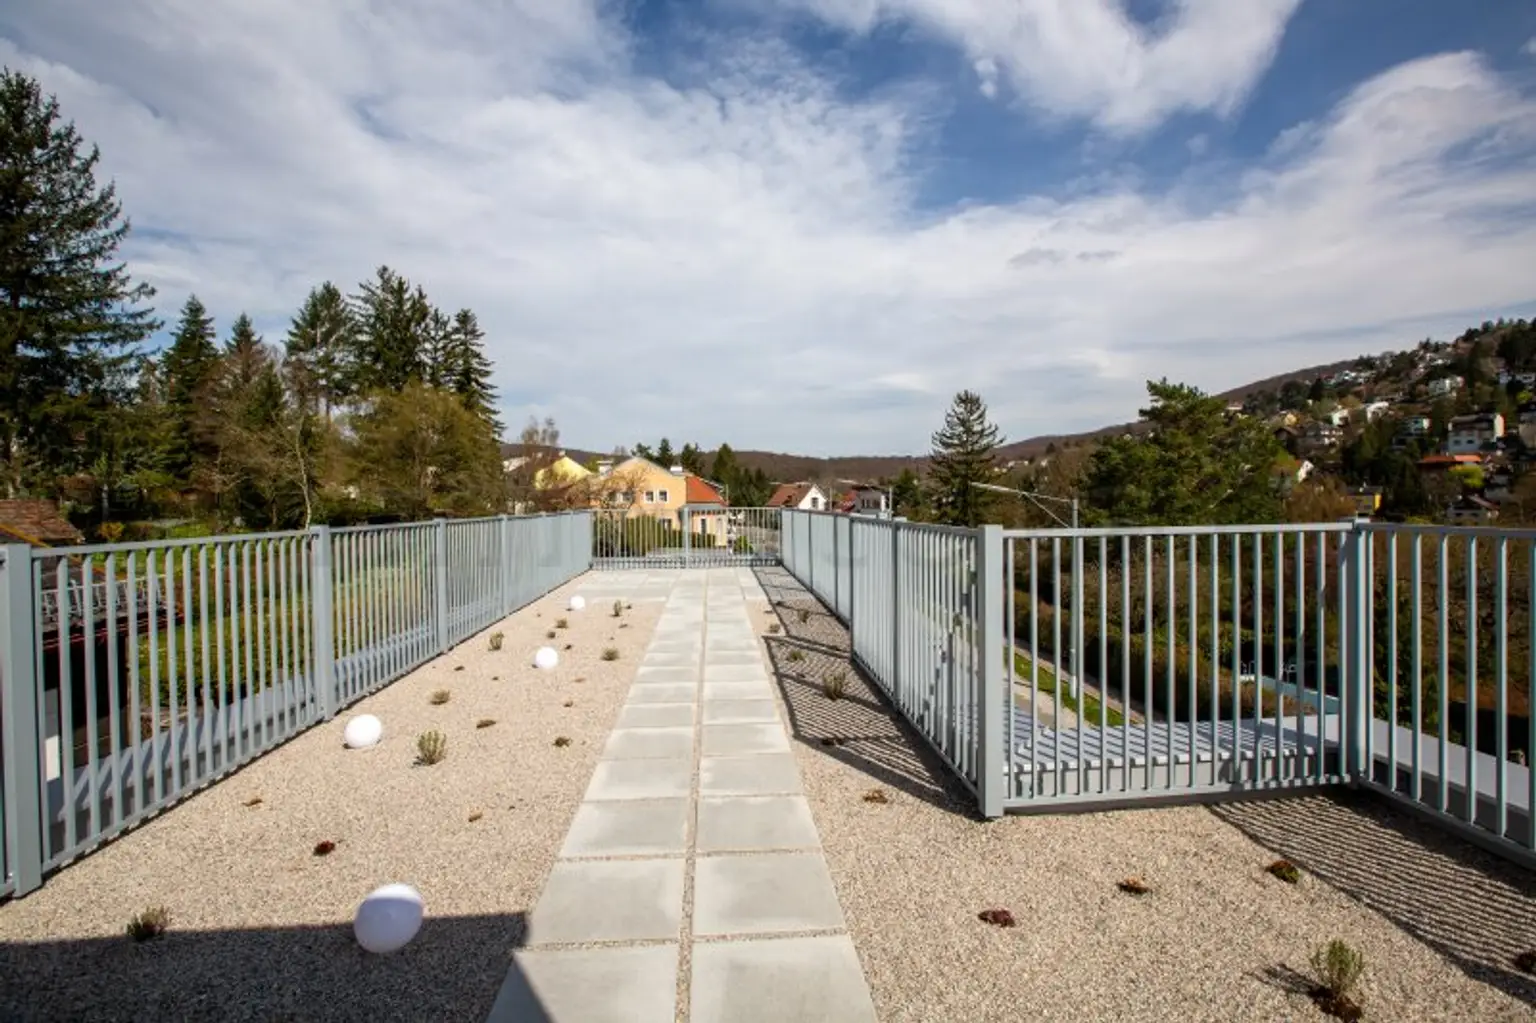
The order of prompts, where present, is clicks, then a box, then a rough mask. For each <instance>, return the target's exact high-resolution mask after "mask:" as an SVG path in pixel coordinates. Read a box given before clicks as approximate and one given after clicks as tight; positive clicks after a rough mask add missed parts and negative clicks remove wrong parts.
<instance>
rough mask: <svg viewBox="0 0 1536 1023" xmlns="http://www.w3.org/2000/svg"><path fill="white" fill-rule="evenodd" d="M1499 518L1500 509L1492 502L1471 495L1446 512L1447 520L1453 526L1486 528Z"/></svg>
mask: <svg viewBox="0 0 1536 1023" xmlns="http://www.w3.org/2000/svg"><path fill="white" fill-rule="evenodd" d="M1498 517H1499V509H1498V507H1497V506H1495V505H1494V503H1493V502H1492V501H1488V500H1486V499H1484V498H1481V497H1478V496H1477V495H1475V494H1469V495H1467V496H1466V497H1463V498H1461V499H1460V500H1459V501H1456V502H1455V503H1454V504H1452V505H1451V506H1450V507H1448V508H1447V509H1446V510H1445V518H1446V521H1448V522H1449V523H1450V524H1451V525H1453V526H1485V525H1487V524H1488V523H1490V522H1493V521H1495V520H1496V519H1498Z"/></svg>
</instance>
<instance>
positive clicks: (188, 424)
mask: <svg viewBox="0 0 1536 1023" xmlns="http://www.w3.org/2000/svg"><path fill="white" fill-rule="evenodd" d="M215 336H216V335H215V334H214V327H213V317H212V316H209V315H208V310H207V309H206V308H205V307H204V306H203V303H202V302H200V301H199V300H198V297H197V296H196V295H192V296H190V297H188V298H187V301H186V304H184V305H183V306H182V307H181V319H180V320H179V321H178V322H177V324H176V331H175V333H173V334H172V335H171V344H170V347H169V348H167V349H166V350H165V354H164V355H163V356H162V357H161V361H160V370H161V376H162V377H163V379H164V381H165V388H166V406H167V411H168V412H169V413H170V418H171V422H170V429H169V432H168V436H167V442H168V443H167V449H166V452H165V468H166V470H167V471H168V472H170V473H171V474H172V475H173V476H175V477H176V478H177V479H178V480H181V481H182V482H184V483H185V482H187V481H188V480H189V479H190V478H191V473H192V469H193V466H194V464H195V463H196V461H197V459H198V457H199V456H200V454H202V453H203V451H202V446H201V445H200V444H199V442H198V432H199V431H198V425H197V424H198V423H199V422H200V421H201V420H202V419H203V418H204V411H203V409H202V403H203V401H204V400H205V398H206V397H207V390H208V387H209V384H210V382H211V381H212V380H213V377H214V374H215V372H216V370H217V368H218V362H219V350H218V347H217V346H216V344H215V341H214V339H215Z"/></svg>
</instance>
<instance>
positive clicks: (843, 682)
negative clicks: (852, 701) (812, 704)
mask: <svg viewBox="0 0 1536 1023" xmlns="http://www.w3.org/2000/svg"><path fill="white" fill-rule="evenodd" d="M847 688H848V673H847V672H845V671H839V672H834V673H833V674H832V675H831V676H830V677H829V678H828V679H827V680H826V681H825V682H823V683H822V684H821V691H822V692H823V693H825V694H826V696H827V699H829V700H841V699H842V698H843V691H844V690H846V689H847Z"/></svg>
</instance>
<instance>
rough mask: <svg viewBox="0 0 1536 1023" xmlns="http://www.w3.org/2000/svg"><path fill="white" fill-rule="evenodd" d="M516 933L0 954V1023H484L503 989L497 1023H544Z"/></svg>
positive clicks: (26, 949) (113, 944)
mask: <svg viewBox="0 0 1536 1023" xmlns="http://www.w3.org/2000/svg"><path fill="white" fill-rule="evenodd" d="M429 910H430V907H429ZM526 934H527V927H526V919H525V915H524V914H522V913H507V914H494V915H488V916H468V917H433V916H431V915H430V913H429V915H428V917H427V919H426V920H425V921H424V922H423V924H422V927H421V932H420V933H419V934H418V935H417V936H416V938H415V940H413V941H412V942H411V943H410V944H409V945H407V946H406V947H405V948H404V949H402V950H400V951H399V952H395V953H392V954H389V955H374V954H372V953H369V952H366V951H364V950H363V949H362V948H361V947H360V946H359V945H358V944H357V942H356V940H354V938H353V935H352V927H351V925H350V924H331V925H322V926H294V927H262V928H252V929H249V930H212V931H198V930H192V929H187V930H181V929H179V928H178V927H177V926H176V921H175V919H174V917H173V918H172V920H171V927H170V929H169V930H168V931H167V932H166V933H165V934H164V935H163V936H161V937H159V938H157V939H154V940H152V941H148V942H144V943H142V944H140V943H135V942H134V941H132V940H130V939H129V938H128V937H127V935H126V934H125V935H122V936H119V937H113V938H85V939H79V940H69V939H60V940H50V941H13V942H6V943H4V944H0V1020H3V1021H5V1023H54V1021H59V1023H64V1021H68V1023H94V1021H102V1023H108V1021H111V1023H118V1021H123V1020H177V1021H202V1020H208V1021H215V1020H216V1021H219V1023H234V1021H251V1023H256V1021H260V1023H283V1021H300V1020H303V1021H326V1023H329V1021H337V1023H343V1021H345V1023H350V1021H354V1020H355V1021H358V1023H363V1021H368V1023H381V1021H386V1020H390V1021H393V1020H398V1021H400V1023H420V1021H423V1020H433V1021H450V1020H465V1021H470V1020H473V1021H474V1023H484V1021H485V1020H486V1018H487V1016H488V1015H489V1014H490V1013H491V1010H492V1005H493V1003H497V1001H498V1000H497V992H498V990H499V989H500V988H501V987H502V984H503V981H509V982H508V983H507V992H506V994H505V995H504V997H503V998H502V999H501V1000H500V1002H499V1004H496V1010H497V1014H496V1021H497V1023H511V1021H517V1023H553V1021H552V1017H550V1015H549V1014H548V1013H547V1012H546V1010H545V1008H544V1006H543V1004H542V1002H541V1001H540V999H539V998H538V996H537V995H536V994H535V993H534V991H533V989H532V986H531V985H530V984H529V982H528V980H527V978H526V977H525V976H524V975H523V973H522V971H521V969H520V968H518V967H517V965H516V964H515V962H514V960H513V958H512V953H513V951H514V950H515V949H517V948H519V947H521V946H522V945H523V943H524V941H525V937H526ZM509 971H511V972H510V973H509ZM519 993H520V995H521V997H513V995H514V994H519Z"/></svg>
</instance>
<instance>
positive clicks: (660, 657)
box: [640, 650, 699, 668]
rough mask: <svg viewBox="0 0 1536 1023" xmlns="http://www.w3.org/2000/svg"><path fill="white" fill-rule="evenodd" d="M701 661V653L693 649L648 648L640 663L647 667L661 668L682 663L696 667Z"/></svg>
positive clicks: (685, 665) (682, 664)
mask: <svg viewBox="0 0 1536 1023" xmlns="http://www.w3.org/2000/svg"><path fill="white" fill-rule="evenodd" d="M698 663H699V655H698V652H697V651H693V650H647V651H646V652H645V656H644V657H643V658H641V660H640V665H641V667H645V668H661V667H672V666H677V665H681V666H684V667H694V666H697V665H698Z"/></svg>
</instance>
